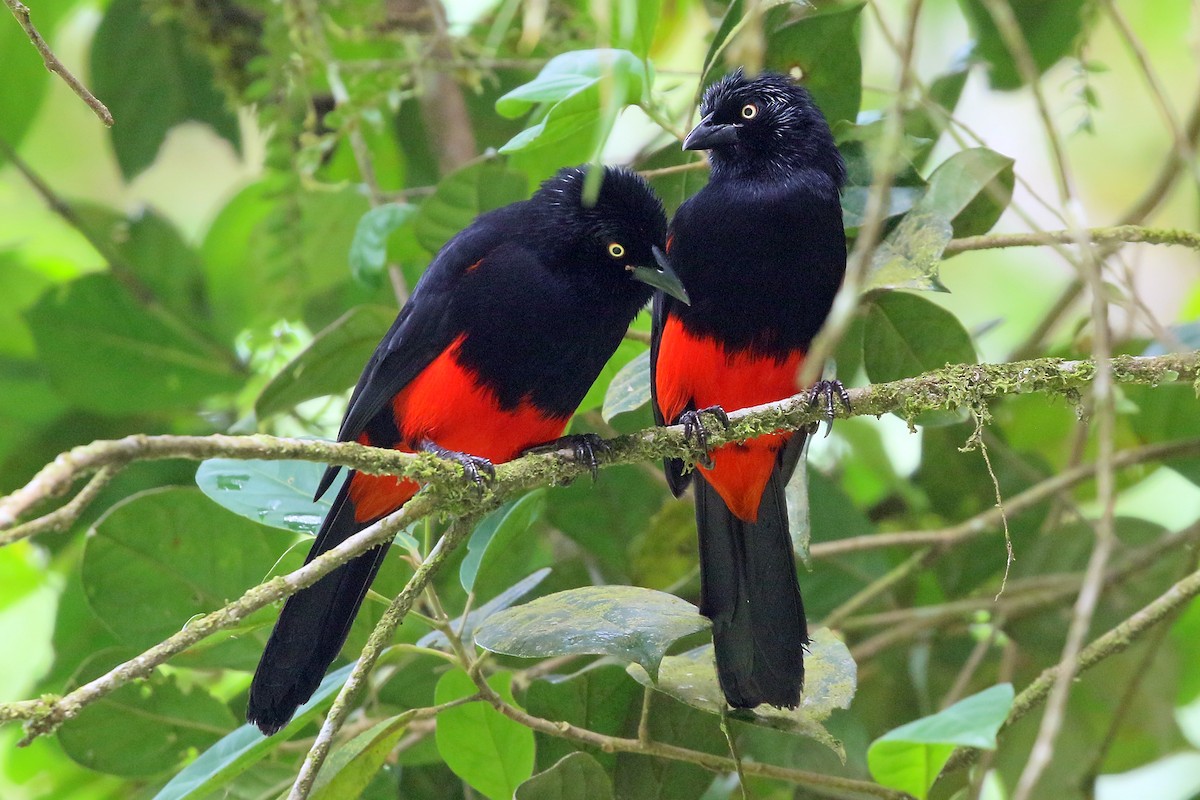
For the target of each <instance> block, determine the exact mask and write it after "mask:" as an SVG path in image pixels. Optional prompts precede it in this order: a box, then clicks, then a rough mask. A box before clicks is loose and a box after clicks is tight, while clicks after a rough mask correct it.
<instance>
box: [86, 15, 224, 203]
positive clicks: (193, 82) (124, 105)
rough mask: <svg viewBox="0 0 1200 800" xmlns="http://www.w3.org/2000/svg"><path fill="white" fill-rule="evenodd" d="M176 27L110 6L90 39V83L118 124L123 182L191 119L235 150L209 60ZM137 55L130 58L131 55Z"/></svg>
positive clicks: (115, 130)
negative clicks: (181, 124) (177, 129)
mask: <svg viewBox="0 0 1200 800" xmlns="http://www.w3.org/2000/svg"><path fill="white" fill-rule="evenodd" d="M185 39H186V37H185V35H184V31H183V28H182V27H181V26H180V25H179V23H177V22H175V21H162V20H154V21H152V19H151V17H150V16H149V13H148V11H147V10H146V9H145V8H144V7H143V5H142V3H141V2H140V0H114V1H113V3H112V4H111V5H109V7H108V11H107V12H105V14H104V19H103V20H101V22H100V27H99V28H97V29H96V35H95V38H94V39H93V40H92V61H91V64H92V70H91V72H92V80H93V82H94V84H95V85H94V86H93V91H95V93H96V96H97V97H100V98H102V99H103V100H104V102H105V104H106V105H107V106H108V108H109V110H110V111H111V112H112V114H113V117H114V118H115V119H116V120H117V124H116V125H114V126H113V127H112V128H111V129H110V130H111V134H112V143H113V150H114V151H115V152H116V156H117V163H118V164H119V165H120V167H121V174H122V175H124V176H125V179H126V180H130V179H132V178H133V177H134V176H136V175H137V174H138V173H139V172H141V171H142V170H144V169H145V168H146V167H148V166H150V165H151V164H152V163H153V162H154V159H155V157H156V156H157V155H158V148H159V146H160V145H161V144H162V143H163V140H164V139H165V138H166V135H167V131H169V130H170V129H171V128H173V127H174V126H175V125H177V124H179V123H180V122H185V121H187V120H196V121H197V122H204V123H207V124H209V125H211V126H212V128H213V129H214V130H215V131H216V132H217V134H218V135H220V136H221V137H222V138H224V139H226V140H227V141H229V142H230V143H231V144H232V145H233V146H234V147H240V146H241V134H240V133H239V130H238V122H237V118H236V117H235V116H234V115H233V113H232V112H230V111H229V109H227V108H226V106H225V98H224V96H223V95H222V94H221V92H220V91H219V90H218V89H217V87H216V85H215V84H216V81H215V78H214V76H213V72H212V69H211V68H210V67H209V63H208V61H207V60H206V59H205V58H203V57H202V56H200V55H198V54H196V53H194V52H192V51H191V50H190V49H189V45H188V44H187V42H186V41H185ZM133 53H136V54H137V56H136V57H132V56H131V54H133Z"/></svg>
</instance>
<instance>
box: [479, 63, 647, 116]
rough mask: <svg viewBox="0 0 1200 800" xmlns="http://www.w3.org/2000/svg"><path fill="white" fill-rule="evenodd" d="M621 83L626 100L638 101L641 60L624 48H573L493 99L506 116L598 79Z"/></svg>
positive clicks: (642, 84)
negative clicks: (524, 81)
mask: <svg viewBox="0 0 1200 800" xmlns="http://www.w3.org/2000/svg"><path fill="white" fill-rule="evenodd" d="M602 80H603V81H612V82H613V83H614V84H615V85H618V86H622V85H623V86H625V87H626V89H625V92H626V95H625V96H626V99H627V100H628V101H629V102H630V103H638V102H640V101H641V97H642V93H643V92H644V91H646V90H647V88H648V87H649V85H650V80H649V76H648V75H647V73H646V67H645V64H644V63H643V62H642V60H641V59H639V58H638V57H637V56H635V55H634V54H633V53H630V52H629V51H627V50H574V51H572V52H569V53H563V54H561V55H558V56H555V57H554V58H552V59H550V60H549V61H548V62H546V66H544V67H542V70H541V72H539V73H538V75H537V77H536V78H534V79H533V80H532V81H529V82H528V83H524V84H522V85H520V86H518V87H517V88H515V89H513V90H512V91H510V92H509V93H508V94H506V95H504V96H503V97H501V98H500V99H499V100H497V101H496V111H497V113H499V114H500V115H501V116H505V117H509V118H510V119H513V118H516V117H519V116H520V115H521V114H524V113H525V112H526V111H529V110H530V109H531V108H532V107H533V106H535V105H537V104H539V103H556V102H559V101H561V100H565V99H567V98H568V97H570V96H571V95H574V94H578V93H580V92H582V91H583V90H584V89H587V88H588V87H590V86H593V85H595V84H597V83H599V82H600V81H602Z"/></svg>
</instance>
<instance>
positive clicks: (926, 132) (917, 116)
mask: <svg viewBox="0 0 1200 800" xmlns="http://www.w3.org/2000/svg"><path fill="white" fill-rule="evenodd" d="M971 65H972V60H971V59H970V58H969V57H965V56H961V55H960V56H959V57H957V58H955V59H954V62H953V63H952V64H951V65H950V66H949V67H948V68H947V69H946V71H945V72H943V73H942V74H940V75H938V76H937V77H936V78H934V79H933V80H932V81H931V82H930V83H929V93H928V95H927V96H928V99H929V100H930V101H931V102H932V103H936V104H937V108H938V109H941V110H940V111H938V110H934V109H931V108H929V107H928V106H926V105H925V104H921V105H919V106H918V107H916V108H913V109H909V110H908V112H907V113H905V115H904V129H905V131H906V132H907V133H908V135H909V136H911V137H913V138H914V139H918V140H923V141H925V142H926V143H927V144H925V145H924V146H922V147H919V148H918V149H917V152H916V153H915V154H914V155H913V163H914V164H916V165H917V166H918V167H921V166H923V165H924V164H925V161H926V160H927V159H928V158H929V154H930V153H932V152H933V147H934V145H935V144H937V140H938V137H940V136H941V134H942V131H944V130H945V129H946V124H947V120H948V119H949V117H950V115H951V114H953V113H954V109H955V108H956V107H957V106H958V99H959V97H961V96H962V91H963V87H964V86H966V84H967V75H968V73H969V72H970V69H971Z"/></svg>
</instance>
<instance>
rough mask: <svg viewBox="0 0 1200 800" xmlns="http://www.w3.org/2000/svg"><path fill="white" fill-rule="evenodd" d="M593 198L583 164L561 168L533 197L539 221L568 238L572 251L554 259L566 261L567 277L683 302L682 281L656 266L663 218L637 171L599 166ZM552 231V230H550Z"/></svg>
mask: <svg viewBox="0 0 1200 800" xmlns="http://www.w3.org/2000/svg"><path fill="white" fill-rule="evenodd" d="M603 169H604V172H603V175H602V176H601V182H600V191H599V193H598V194H597V195H596V197H595V200H594V201H592V202H589V198H588V196H587V187H586V183H587V173H588V168H587V167H586V166H580V167H568V168H565V169H561V170H559V171H558V173H556V174H555V175H554V176H553V177H552V178H549V179H548V180H546V181H545V182H544V183H543V184H542V186H541V189H539V190H538V192H537V193H536V194H535V195H534V196H533V198H532V202H533V203H534V204H535V206H536V207H538V208H541V209H544V210H545V211H546V213H545V214H544V215H542V218H543V220H544V224H546V225H548V226H557V227H558V228H559V230H560V232H562V233H564V234H566V236H564V237H554V238H556V239H557V238H562V240H563V241H566V240H570V245H569V246H570V248H571V253H569V254H566V255H567V257H565V258H557V259H554V260H553V261H554V262H555V263H559V264H563V265H564V266H565V265H568V264H569V265H570V266H569V267H568V268H569V269H570V270H571V273H572V276H573V277H575V278H579V279H583V280H586V281H588V282H590V283H592V284H593V285H595V286H597V287H598V288H600V289H601V290H602V291H605V292H608V291H613V292H618V293H620V294H621V295H623V296H624V295H628V296H629V297H631V298H632V297H633V295H635V294H636V295H637V296H638V297H640V298H641V303H640V304H639V307H640V305H641V304H644V303H645V302H646V301H647V300H649V299H650V292H651V288H650V287H654V288H658V289H662V290H663V291H665V292H667V293H668V294H671V295H673V296H675V297H678V298H680V299H681V300H684V302H686V301H687V295H686V293H685V292H684V291H683V286H682V284H680V283H679V279H678V278H677V277H675V275H674V274H673V273H671V272H670V271H669V269H665V268H662V267H659V266H657V264H658V261H657V259H656V258H655V255H654V251H655V250H656V249H659V248H661V247H663V245H664V243H665V241H666V236H667V217H666V214H665V213H664V211H663V205H662V201H661V200H659V199H658V195H656V194H655V193H654V190H653V189H651V188H650V184H648V183H646V181H645V179H643V178H642V177H641V176H640V175H638V174H637V173H635V172H632V171H630V170H628V169H624V168H622V167H604V168H603ZM549 232H551V233H552V231H549Z"/></svg>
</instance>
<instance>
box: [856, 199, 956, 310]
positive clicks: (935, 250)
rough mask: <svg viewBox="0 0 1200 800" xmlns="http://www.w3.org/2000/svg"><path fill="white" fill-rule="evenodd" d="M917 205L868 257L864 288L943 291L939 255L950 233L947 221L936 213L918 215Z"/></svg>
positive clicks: (940, 256) (944, 247)
mask: <svg viewBox="0 0 1200 800" xmlns="http://www.w3.org/2000/svg"><path fill="white" fill-rule="evenodd" d="M920 208H921V204H920V203H918V204H917V207H916V208H914V209H913V210H912V211H911V212H909V213H908V214H905V215H904V219H902V220H900V224H899V225H897V226H896V227H895V228H893V229H892V231H891V233H889V234H888V235H887V238H885V239H884V240H883V241H882V242H880V243H879V247H877V248H876V249H875V253H874V255H872V257H871V266H870V269H869V270H868V271H867V276H866V281H865V288H866V289H867V290H868V291H870V290H871V289H923V290H925V291H931V292H944V291H946V287H945V286H943V285H942V282H941V280H939V279H938V267H939V265H940V264H941V263H942V252H943V251H944V250H945V249H946V245H947V244H949V242H950V239H951V238H952V237H953V235H954V232H953V230H952V229H951V227H950V222H949V220H948V219H947V218H946V217H944V216H942V215H941V214H938V213H931V212H920V211H919V210H918V209H920Z"/></svg>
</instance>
